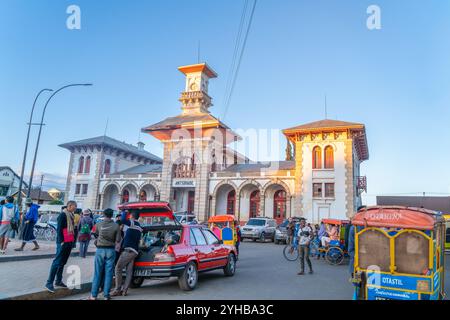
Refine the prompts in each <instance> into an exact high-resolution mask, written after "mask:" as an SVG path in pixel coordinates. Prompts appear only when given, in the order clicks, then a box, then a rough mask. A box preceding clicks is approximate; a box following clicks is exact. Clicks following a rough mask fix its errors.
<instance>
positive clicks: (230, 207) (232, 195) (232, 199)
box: [227, 189, 236, 215]
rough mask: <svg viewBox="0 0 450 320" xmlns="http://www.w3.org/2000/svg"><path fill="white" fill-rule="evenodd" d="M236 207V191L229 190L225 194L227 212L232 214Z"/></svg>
mask: <svg viewBox="0 0 450 320" xmlns="http://www.w3.org/2000/svg"><path fill="white" fill-rule="evenodd" d="M235 207H236V191H234V189H233V190H231V191H230V192H228V195H227V214H231V215H234V212H235Z"/></svg>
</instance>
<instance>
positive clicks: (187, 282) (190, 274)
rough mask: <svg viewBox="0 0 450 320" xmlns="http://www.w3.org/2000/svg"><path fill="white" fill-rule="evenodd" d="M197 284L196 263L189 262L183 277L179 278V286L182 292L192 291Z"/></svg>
mask: <svg viewBox="0 0 450 320" xmlns="http://www.w3.org/2000/svg"><path fill="white" fill-rule="evenodd" d="M197 282H198V272H197V265H196V264H195V263H194V262H189V263H188V264H187V266H186V268H185V269H184V271H183V273H182V274H181V276H180V277H179V278H178V284H179V286H180V288H181V289H182V290H184V291H190V290H193V289H194V288H195V287H196V286H197Z"/></svg>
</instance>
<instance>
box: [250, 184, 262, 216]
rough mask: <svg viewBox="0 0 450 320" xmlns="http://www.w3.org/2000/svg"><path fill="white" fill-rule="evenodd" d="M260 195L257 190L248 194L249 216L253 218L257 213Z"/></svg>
mask: <svg viewBox="0 0 450 320" xmlns="http://www.w3.org/2000/svg"><path fill="white" fill-rule="evenodd" d="M260 201H261V197H260V194H259V190H255V191H253V192H252V193H251V194H250V210H249V218H255V217H257V216H258V215H259V207H260Z"/></svg>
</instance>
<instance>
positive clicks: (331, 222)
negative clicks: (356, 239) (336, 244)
mask: <svg viewBox="0 0 450 320" xmlns="http://www.w3.org/2000/svg"><path fill="white" fill-rule="evenodd" d="M322 222H323V223H325V224H335V225H338V226H340V225H343V224H349V223H350V220H339V219H322Z"/></svg>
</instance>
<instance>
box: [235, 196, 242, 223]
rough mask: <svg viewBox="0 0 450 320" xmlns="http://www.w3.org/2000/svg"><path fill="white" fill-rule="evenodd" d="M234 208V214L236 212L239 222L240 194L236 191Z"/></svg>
mask: <svg viewBox="0 0 450 320" xmlns="http://www.w3.org/2000/svg"><path fill="white" fill-rule="evenodd" d="M234 210H235V216H236V213H237V219H238V221H239V222H240V221H241V196H240V195H239V194H237V191H236V204H235V206H234Z"/></svg>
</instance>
